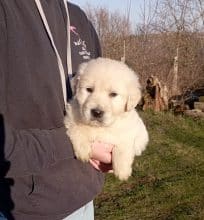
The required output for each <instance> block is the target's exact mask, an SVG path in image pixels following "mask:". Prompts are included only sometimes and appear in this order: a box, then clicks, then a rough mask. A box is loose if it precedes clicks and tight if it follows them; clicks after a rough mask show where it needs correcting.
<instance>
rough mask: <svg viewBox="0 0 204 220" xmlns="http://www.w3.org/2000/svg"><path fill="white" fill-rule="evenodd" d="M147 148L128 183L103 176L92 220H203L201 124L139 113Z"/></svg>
mask: <svg viewBox="0 0 204 220" xmlns="http://www.w3.org/2000/svg"><path fill="white" fill-rule="evenodd" d="M140 115H141V116H142V117H143V119H144V121H145V123H146V125H147V127H148V130H149V133H150V143H149V145H148V148H147V150H146V151H145V153H144V154H143V155H142V156H141V157H137V158H136V159H135V163H134V171H133V176H132V177H131V178H130V179H129V180H128V181H127V182H120V181H118V180H117V179H116V178H115V177H114V176H113V175H112V174H107V176H106V183H105V187H104V190H103V193H102V194H101V195H99V196H98V197H97V199H96V201H95V215H96V220H136V219H141V220H144V219H169V220H170V219H172V220H173V219H204V120H202V121H201V120H195V119H194V120H193V119H191V118H184V117H181V116H173V115H172V114H170V113H157V114H155V113H151V112H146V113H143V112H141V113H140Z"/></svg>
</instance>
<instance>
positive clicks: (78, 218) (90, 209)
mask: <svg viewBox="0 0 204 220" xmlns="http://www.w3.org/2000/svg"><path fill="white" fill-rule="evenodd" d="M0 220H1V219H0ZM63 220H94V206H93V201H91V202H89V203H87V204H86V205H85V206H83V207H81V208H80V209H78V210H76V211H75V212H73V213H72V214H71V215H69V216H67V217H66V218H64V219H63Z"/></svg>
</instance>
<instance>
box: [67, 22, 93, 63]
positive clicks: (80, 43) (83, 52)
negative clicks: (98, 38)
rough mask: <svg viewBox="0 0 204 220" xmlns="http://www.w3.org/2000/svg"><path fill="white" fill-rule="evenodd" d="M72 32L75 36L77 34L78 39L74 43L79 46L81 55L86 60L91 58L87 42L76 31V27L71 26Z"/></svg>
mask: <svg viewBox="0 0 204 220" xmlns="http://www.w3.org/2000/svg"><path fill="white" fill-rule="evenodd" d="M70 32H72V33H73V34H74V35H75V36H77V40H75V41H74V45H75V46H76V47H78V48H79V55H80V56H81V57H82V58H83V59H84V60H89V59H90V58H91V57H90V55H91V53H90V52H89V51H87V46H86V42H85V41H84V40H82V39H81V37H80V35H79V34H78V33H77V31H76V27H74V26H70Z"/></svg>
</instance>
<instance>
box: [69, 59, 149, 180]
mask: <svg viewBox="0 0 204 220" xmlns="http://www.w3.org/2000/svg"><path fill="white" fill-rule="evenodd" d="M75 80H76V81H75V88H74V98H73V100H72V101H71V103H70V104H68V105H67V116H66V117H65V126H66V128H67V134H68V136H69V137H70V139H71V141H72V144H73V148H74V151H75V155H76V157H77V158H78V159H80V160H82V161H89V159H90V155H91V144H92V143H93V142H94V141H101V142H104V143H111V144H113V145H114V148H113V152H112V164H113V171H114V174H115V175H116V176H117V177H118V178H119V179H120V180H126V179H127V178H128V177H129V176H130V175H131V172H132V163H133V160H134V157H135V155H141V153H142V151H143V150H144V149H145V147H146V145H147V143H148V133H147V130H146V128H145V125H144V124H143V122H142V120H141V118H140V117H139V115H138V114H137V112H136V110H135V106H136V105H137V104H138V102H139V100H140V98H141V90H140V84H139V81H138V76H137V75H136V73H135V72H134V71H133V70H131V69H130V68H128V66H127V65H125V64H124V63H122V62H119V61H115V60H111V59H107V58H98V59H95V60H91V61H89V62H87V63H83V64H81V65H80V67H79V71H78V73H77V76H76V79H75Z"/></svg>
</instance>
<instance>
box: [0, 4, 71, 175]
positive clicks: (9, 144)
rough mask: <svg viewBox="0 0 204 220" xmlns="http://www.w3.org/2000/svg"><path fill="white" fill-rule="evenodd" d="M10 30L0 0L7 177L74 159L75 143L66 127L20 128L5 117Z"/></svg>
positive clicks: (1, 139)
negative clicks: (7, 29) (8, 167)
mask: <svg viewBox="0 0 204 220" xmlns="http://www.w3.org/2000/svg"><path fill="white" fill-rule="evenodd" d="M6 42H7V33H6V21H5V14H4V10H3V7H2V6H1V2H0V171H1V164H2V163H3V162H4V161H8V162H9V163H10V169H9V171H8V172H7V176H24V175H28V174H32V173H37V172H39V171H40V170H41V169H43V168H46V167H49V166H51V165H52V164H54V163H55V162H56V161H59V160H63V159H66V158H69V157H70V158H73V157H74V154H73V150H72V145H71V143H70V141H69V138H68V137H67V135H66V130H65V127H63V126H62V127H59V128H55V129H51V130H40V129H30V130H18V129H15V128H13V127H12V125H11V124H9V120H8V118H7V116H6V92H5V91H6V74H7V62H8V59H7V43H6Z"/></svg>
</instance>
